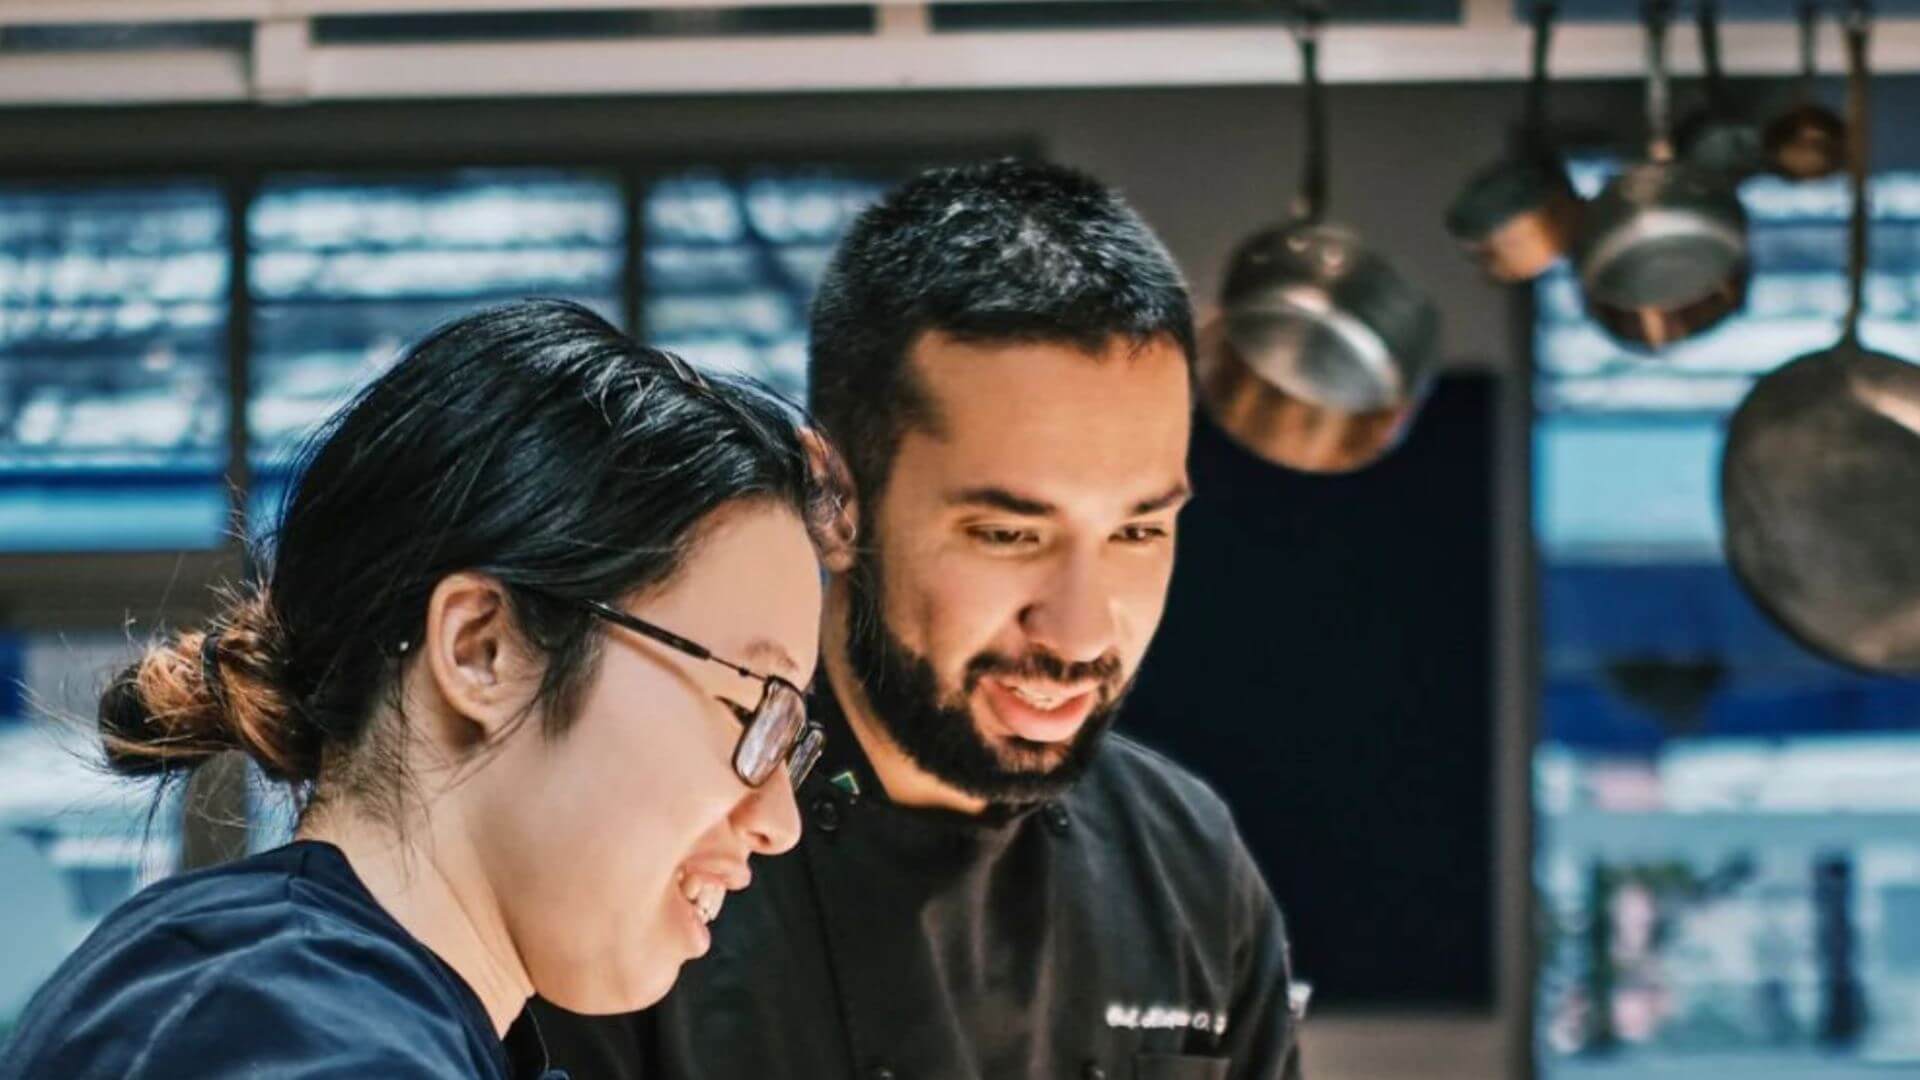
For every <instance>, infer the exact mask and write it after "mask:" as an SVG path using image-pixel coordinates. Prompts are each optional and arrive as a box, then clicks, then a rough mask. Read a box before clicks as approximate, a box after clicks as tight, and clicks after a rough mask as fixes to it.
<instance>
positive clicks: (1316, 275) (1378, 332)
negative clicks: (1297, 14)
mask: <svg viewBox="0 0 1920 1080" xmlns="http://www.w3.org/2000/svg"><path fill="white" fill-rule="evenodd" d="M1319 22H1320V13H1319V12H1318V10H1317V9H1316V7H1315V6H1314V5H1304V6H1303V8H1302V18H1301V20H1300V23H1299V29H1298V39H1299V45H1300V62H1301V71H1302V77H1303V82H1304V84H1305V87H1306V94H1305V98H1306V111H1307V115H1306V121H1307V153H1306V171H1305V177H1304V181H1303V183H1302V186H1301V192H1300V197H1299V199H1298V200H1297V202H1296V205H1295V207H1294V216H1293V219H1292V220H1291V221H1290V222H1288V223H1286V224H1283V225H1279V226H1275V227H1272V228H1268V229H1265V230H1262V231H1260V232H1258V233H1256V234H1254V235H1253V236H1251V237H1248V238H1247V239H1246V240H1245V241H1243V242H1241V244H1240V246H1239V247H1238V248H1236V249H1235V251H1234V253H1233V256H1232V259H1231V260H1230V262H1229V264H1228V268H1227V278H1226V284H1225V286H1224V288H1223V290H1222V294H1221V303H1222V306H1223V307H1224V308H1225V315H1224V318H1223V320H1222V322H1223V323H1224V326H1223V327H1220V328H1210V329H1218V330H1221V331H1223V332H1212V333H1208V334H1207V335H1205V344H1204V346H1203V348H1202V349H1201V352H1200V356H1199V359H1198V361H1197V363H1196V365H1195V377H1196V383H1197V387H1198V391H1199V397H1200V400H1201V402H1202V404H1204V405H1205V407H1206V409H1207V411H1208V413H1209V414H1210V415H1211V416H1212V417H1213V419H1214V420H1215V421H1216V422H1217V423H1219V424H1220V426H1221V427H1222V428H1223V429H1225V430H1226V432H1227V434H1228V435H1229V436H1231V437H1232V438H1233V439H1234V441H1236V442H1238V443H1239V444H1240V445H1241V446H1243V447H1245V448H1246V449H1248V450H1250V451H1252V452H1253V453H1255V454H1257V455H1259V456H1260V457H1262V458H1264V459H1266V460H1267V461H1270V462H1272V463H1274V464H1276V465H1284V466H1287V467H1289V468H1294V469H1299V470H1302V471H1305V472H1325V473H1334V472H1350V471H1352V470H1354V469H1358V468H1361V467H1363V466H1366V465H1369V464H1372V463H1373V462H1374V461H1376V460H1378V459H1379V458H1380V457H1381V456H1382V455H1384V454H1386V453H1387V452H1388V451H1389V450H1391V449H1393V447H1394V446H1395V445H1396V444H1398V443H1399V441H1400V437H1401V435H1402V434H1403V433H1404V432H1405V430H1406V427H1407V424H1408V423H1409V422H1410V421H1411V420H1412V418H1413V415H1414V413H1415V411H1416V410H1417V409H1418V408H1419V403H1420V400H1421V399H1422V398H1423V397H1424V396H1425V394H1426V390H1427V387H1428V384H1429V383H1430V382H1431V378H1432V368H1433V361H1434V352H1435V348H1434V346H1435V339H1436V338H1437V336H1438V330H1439V325H1438V324H1439V314H1438V312H1437V311H1436V310H1435V309H1434V307H1433V304H1432V302H1431V301H1429V300H1428V299H1427V298H1426V295H1425V294H1424V293H1422V292H1421V291H1420V290H1419V289H1417V288H1415V287H1414V285H1413V284H1412V283H1411V282H1409V281H1407V280H1406V279H1405V278H1403V277H1401V276H1400V274H1399V272H1398V271H1396V270H1395V269H1394V268H1393V264H1392V263H1390V262H1389V261H1388V260H1387V259H1386V258H1385V257H1384V256H1382V255H1381V254H1380V253H1379V252H1378V251H1376V250H1374V249H1373V248H1371V247H1369V246H1368V245H1366V244H1365V243H1364V242H1363V241H1362V240H1361V238H1360V236H1359V234H1358V233H1356V232H1354V231H1353V230H1352V229H1349V228H1345V227H1343V226H1340V225H1334V224H1329V223H1328V222H1326V221H1325V220H1324V217H1323V215H1324V212H1325V207H1326V188H1327V177H1326V172H1327V164H1326V111H1325V104H1324V102H1323V101H1322V95H1321V89H1320V77H1319V66H1318V51H1319V49H1318V45H1319Z"/></svg>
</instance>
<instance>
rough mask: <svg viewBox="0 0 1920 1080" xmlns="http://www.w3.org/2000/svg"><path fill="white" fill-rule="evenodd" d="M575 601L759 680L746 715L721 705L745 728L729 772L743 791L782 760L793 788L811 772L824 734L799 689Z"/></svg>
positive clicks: (592, 603)
mask: <svg viewBox="0 0 1920 1080" xmlns="http://www.w3.org/2000/svg"><path fill="white" fill-rule="evenodd" d="M577 603H578V604H579V605H580V606H581V607H583V608H585V609H586V610H587V611H588V612H589V613H591V614H593V615H595V616H598V617H599V618H602V619H605V620H606V621H608V622H610V623H612V624H614V625H615V626H619V627H623V628H625V629H628V630H631V631H633V632H634V633H636V634H640V635H642V636H644V637H648V638H652V639H653V640H654V641H657V642H659V643H660V644H662V645H665V646H667V647H668V648H672V649H676V650H678V651H680V652H683V653H685V654H687V655H688V656H691V657H693V658H694V659H695V660H707V661H711V662H713V663H715V664H719V665H721V666H722V667H726V668H731V669H732V670H734V671H736V672H738V673H739V674H741V675H744V676H746V677H747V678H749V679H755V680H758V681H759V683H760V686H761V691H760V703H759V704H758V705H755V706H754V707H753V709H752V710H751V711H749V710H747V709H743V708H741V707H740V706H738V705H735V704H734V703H733V702H731V701H729V702H726V704H727V705H728V706H729V708H730V710H731V711H732V712H733V714H734V718H735V719H737V720H739V721H740V725H741V727H743V728H745V729H746V730H745V731H743V732H742V733H741V735H740V742H739V744H738V745H736V746H735V747H734V750H733V771H734V772H735V773H737V774H739V777H740V779H741V781H742V782H744V783H745V784H746V785H747V786H748V787H753V788H757V787H759V786H760V785H762V784H764V783H766V782H767V779H768V778H769V777H771V776H772V775H773V770H774V769H775V768H776V767H778V766H779V765H780V763H781V762H783V761H784V762H786V765H787V776H788V777H789V778H791V780H792V782H793V786H794V788H795V789H796V790H797V789H798V788H799V787H800V782H801V781H802V780H805V779H806V778H807V774H808V773H809V772H812V771H813V765H814V763H815V762H817V761H819V760H820V750H821V748H822V747H823V746H825V744H826V741H827V735H826V732H825V731H824V730H823V729H822V728H821V727H820V725H819V724H814V723H809V722H808V721H807V698H806V695H805V694H803V693H801V692H800V688H799V687H797V686H795V685H793V684H792V683H790V682H788V681H787V680H785V679H783V678H781V677H780V676H778V675H762V674H761V673H760V672H757V671H755V670H753V669H752V668H749V667H746V666H745V665H743V664H736V663H734V662H733V661H731V660H727V659H723V658H721V657H718V656H715V655H714V654H713V650H711V649H709V648H707V647H706V646H705V645H701V644H699V643H698V642H695V641H690V640H688V639H687V638H683V637H681V636H680V635H679V634H676V633H674V632H673V631H671V630H667V629H665V628H663V627H659V626H655V625H654V624H652V623H650V622H648V621H646V620H645V619H642V618H640V617H639V616H636V615H629V614H627V613H626V612H624V611H621V610H620V609H619V608H617V607H613V606H612V605H610V604H603V603H600V602H599V601H597V600H581V601H578V602H577Z"/></svg>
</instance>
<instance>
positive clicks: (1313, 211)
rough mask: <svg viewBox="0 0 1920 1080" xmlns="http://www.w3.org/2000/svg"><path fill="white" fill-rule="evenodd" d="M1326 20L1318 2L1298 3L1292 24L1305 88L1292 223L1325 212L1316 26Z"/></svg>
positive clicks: (1315, 218)
mask: <svg viewBox="0 0 1920 1080" xmlns="http://www.w3.org/2000/svg"><path fill="white" fill-rule="evenodd" d="M1325 19H1326V7H1325V4H1324V3H1323V2H1322V0H1302V2H1301V3H1300V5H1299V18H1298V19H1297V20H1296V21H1295V23H1294V30H1293V37H1294V41H1295V42H1297V43H1298V44H1299V46H1300V82H1301V85H1302V86H1303V87H1304V88H1305V91H1306V93H1305V100H1306V128H1307V156H1306V164H1305V167H1304V169H1303V170H1302V174H1301V177H1300V194H1299V195H1298V196H1297V197H1296V198H1295V199H1294V202H1293V216H1294V218H1295V219H1297V220H1300V221H1307V222H1317V221H1319V220H1320V219H1321V218H1322V216H1324V215H1325V214H1326V212H1327V104H1326V101H1325V97H1324V95H1323V94H1322V92H1321V89H1320V24H1321V23H1322V22H1323V21H1325Z"/></svg>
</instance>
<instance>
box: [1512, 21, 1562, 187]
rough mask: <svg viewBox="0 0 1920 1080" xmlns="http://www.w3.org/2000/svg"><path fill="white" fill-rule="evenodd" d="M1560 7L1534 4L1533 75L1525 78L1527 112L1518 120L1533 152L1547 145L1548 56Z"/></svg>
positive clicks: (1542, 149) (1527, 144)
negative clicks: (1554, 23)
mask: <svg viewBox="0 0 1920 1080" xmlns="http://www.w3.org/2000/svg"><path fill="white" fill-rule="evenodd" d="M1559 8H1560V5H1559V4H1558V3H1557V2H1556V0H1537V2H1536V3H1535V4H1534V5H1533V68H1532V71H1533V74H1532V75H1531V76H1530V77H1529V78H1528V80H1527V106H1526V112H1525V113H1524V114H1523V115H1522V117H1521V120H1520V123H1521V128H1520V132H1521V139H1522V140H1523V142H1524V143H1525V144H1526V149H1527V150H1528V151H1529V152H1532V153H1540V152H1543V151H1544V150H1545V149H1546V146H1547V57H1548V54H1549V53H1550V52H1552V50H1553V20H1554V17H1555V16H1556V15H1558V14H1559Z"/></svg>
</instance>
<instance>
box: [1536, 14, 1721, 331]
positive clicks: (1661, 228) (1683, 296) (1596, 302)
mask: <svg viewBox="0 0 1920 1080" xmlns="http://www.w3.org/2000/svg"><path fill="white" fill-rule="evenodd" d="M1669 7H1670V4H1669V3H1668V2H1667V0H1650V2H1649V3H1648V4H1647V5H1646V23H1647V120H1648V127H1649V128H1650V140H1649V144H1648V150H1647V158H1648V160H1647V161H1646V162H1644V163H1643V164H1640V165H1636V166H1633V167H1632V168H1629V169H1627V170H1626V171H1625V172H1623V173H1621V174H1620V175H1619V176H1617V177H1615V178H1614V179H1613V181H1612V182H1611V183H1609V184H1608V185H1607V187H1606V189H1605V190H1604V191H1602V192H1601V193H1600V196H1599V198H1597V199H1595V200H1594V201H1593V202H1592V203H1591V204H1590V205H1589V206H1588V209H1587V214H1586V221H1585V223H1584V226H1583V228H1582V231H1581V235H1580V240H1579V243H1578V244H1577V245H1576V247H1575V250H1574V263H1575V266H1576V268H1577V270H1578V272H1579V277H1580V286H1581V291H1582V293H1583V295H1584V297H1585V300H1586V305H1587V311H1588V313H1589V314H1591V315H1592V316H1593V318H1594V320H1595V321H1596V322H1598V323H1599V324H1600V325H1601V327H1603V328H1604V329H1605V330H1606V331H1607V332H1608V333H1610V334H1612V335H1613V336H1614V337H1615V338H1618V339H1619V340H1621V341H1623V342H1626V343H1628V344H1630V345H1635V346H1641V347H1647V348H1659V347H1661V346H1664V345H1667V344H1670V343H1672V342H1675V341H1679V340H1681V339H1682V338H1686V337H1689V336H1692V335H1694V334H1697V333H1700V332H1701V331H1703V330H1706V329H1709V328H1711V327H1713V326H1715V325H1717V324H1718V323H1719V322H1720V321H1721V320H1723V319H1725V318H1726V317H1727V316H1729V315H1731V314H1733V313H1734V312H1735V311H1738V310H1739V309H1740V307H1741V306H1742V305H1743V304H1745V302H1746V294H1747V280H1748V277H1749V276H1750V273H1751V271H1750V267H1749V266H1748V262H1747V220H1746V213H1745V211H1744V210H1742V209H1741V207H1740V200H1739V197H1738V196H1737V195H1735V194H1734V190H1733V186H1732V184H1731V183H1730V182H1729V180H1728V179H1727V177H1726V176H1725V175H1723V174H1722V173H1720V172H1718V171H1716V170H1712V169H1706V168H1702V167H1700V166H1697V165H1693V164H1690V163H1687V162H1681V161H1676V160H1674V156H1673V146H1672V143H1671V142H1670V140H1669V138H1668V133H1667V71H1666V25H1667V17H1668V14H1669Z"/></svg>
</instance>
